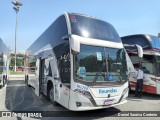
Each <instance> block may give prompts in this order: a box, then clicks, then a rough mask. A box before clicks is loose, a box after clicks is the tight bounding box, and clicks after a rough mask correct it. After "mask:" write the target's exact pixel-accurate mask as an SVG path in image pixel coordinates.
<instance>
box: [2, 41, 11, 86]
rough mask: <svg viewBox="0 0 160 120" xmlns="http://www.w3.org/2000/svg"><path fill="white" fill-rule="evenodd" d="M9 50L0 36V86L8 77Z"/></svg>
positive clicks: (3, 84)
mask: <svg viewBox="0 0 160 120" xmlns="http://www.w3.org/2000/svg"><path fill="white" fill-rule="evenodd" d="M9 64H10V51H9V48H8V47H7V46H6V45H5V44H4V42H3V41H2V39H1V38H0V87H4V86H5V84H6V83H7V80H8V77H9V73H10V72H9Z"/></svg>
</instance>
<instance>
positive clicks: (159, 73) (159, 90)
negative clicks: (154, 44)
mask: <svg viewBox="0 0 160 120" xmlns="http://www.w3.org/2000/svg"><path fill="white" fill-rule="evenodd" d="M157 58H158V59H157V61H156V62H157V63H156V71H157V75H156V84H157V94H160V61H159V59H160V57H159V56H158V57H157Z"/></svg>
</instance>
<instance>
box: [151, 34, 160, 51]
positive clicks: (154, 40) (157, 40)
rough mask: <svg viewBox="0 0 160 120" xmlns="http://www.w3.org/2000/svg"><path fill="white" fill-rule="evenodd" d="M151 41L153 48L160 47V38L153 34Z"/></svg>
mask: <svg viewBox="0 0 160 120" xmlns="http://www.w3.org/2000/svg"><path fill="white" fill-rule="evenodd" d="M150 41H151V44H152V46H153V49H160V38H158V37H155V36H151V39H150Z"/></svg>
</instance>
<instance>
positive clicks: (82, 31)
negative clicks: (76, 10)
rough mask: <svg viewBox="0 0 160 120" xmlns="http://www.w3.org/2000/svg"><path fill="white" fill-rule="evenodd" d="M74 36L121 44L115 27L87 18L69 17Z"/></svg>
mask: <svg viewBox="0 0 160 120" xmlns="http://www.w3.org/2000/svg"><path fill="white" fill-rule="evenodd" d="M69 17H70V22H71V32H72V34H75V35H79V36H83V37H88V38H94V39H101V40H107V41H113V42H119V43H121V39H120V37H119V35H118V33H117V32H116V30H115V29H114V27H113V26H112V25H111V24H109V23H107V22H104V21H101V20H98V19H94V18H91V17H86V16H79V15H72V14H70V15H69Z"/></svg>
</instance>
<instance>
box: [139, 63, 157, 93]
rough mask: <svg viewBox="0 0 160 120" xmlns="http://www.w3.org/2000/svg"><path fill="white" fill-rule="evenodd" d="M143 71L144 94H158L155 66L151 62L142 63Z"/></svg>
mask: <svg viewBox="0 0 160 120" xmlns="http://www.w3.org/2000/svg"><path fill="white" fill-rule="evenodd" d="M141 69H142V71H143V72H144V79H143V90H144V92H148V93H153V94H156V81H155V78H156V76H155V65H154V62H153V61H151V60H144V61H143V62H141Z"/></svg>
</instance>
